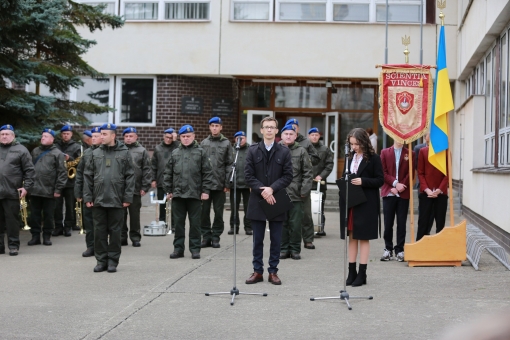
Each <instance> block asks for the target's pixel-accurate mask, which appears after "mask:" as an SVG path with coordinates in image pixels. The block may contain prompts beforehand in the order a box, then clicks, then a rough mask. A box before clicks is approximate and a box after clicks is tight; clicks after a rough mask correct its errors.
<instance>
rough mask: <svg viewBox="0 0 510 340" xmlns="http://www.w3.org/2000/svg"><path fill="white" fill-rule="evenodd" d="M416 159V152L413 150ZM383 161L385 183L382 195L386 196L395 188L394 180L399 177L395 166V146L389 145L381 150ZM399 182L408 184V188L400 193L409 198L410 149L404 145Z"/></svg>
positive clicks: (399, 168) (399, 165) (402, 196)
mask: <svg viewBox="0 0 510 340" xmlns="http://www.w3.org/2000/svg"><path fill="white" fill-rule="evenodd" d="M413 160H414V152H413ZM381 162H382V167H383V172H384V184H383V186H382V188H381V197H386V196H388V194H389V193H390V191H391V188H393V182H395V180H396V179H397V173H396V172H397V170H396V167H395V148H394V147H393V146H392V147H389V148H386V149H383V150H382V151H381ZM398 182H399V183H402V184H404V185H405V186H407V188H406V189H405V190H404V191H402V192H401V193H399V196H400V197H401V198H404V199H409V193H410V189H409V150H408V149H407V148H405V147H402V153H401V154H400V161H399V163H398Z"/></svg>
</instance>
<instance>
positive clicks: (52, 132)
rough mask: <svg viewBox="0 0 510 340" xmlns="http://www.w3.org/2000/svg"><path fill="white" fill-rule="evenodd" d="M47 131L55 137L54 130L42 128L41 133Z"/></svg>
mask: <svg viewBox="0 0 510 340" xmlns="http://www.w3.org/2000/svg"><path fill="white" fill-rule="evenodd" d="M45 132H46V133H49V134H50V135H52V136H53V137H55V131H53V130H52V129H44V130H42V133H45Z"/></svg>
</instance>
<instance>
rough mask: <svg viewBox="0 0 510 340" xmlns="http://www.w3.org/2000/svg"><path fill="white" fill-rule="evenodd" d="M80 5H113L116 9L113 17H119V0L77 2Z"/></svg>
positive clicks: (85, 0) (78, 0)
mask: <svg viewBox="0 0 510 340" xmlns="http://www.w3.org/2000/svg"><path fill="white" fill-rule="evenodd" d="M77 2H78V3H80V4H87V5H90V4H91V3H92V4H98V3H113V4H114V9H113V15H119V0H77Z"/></svg>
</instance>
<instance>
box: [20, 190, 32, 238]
mask: <svg viewBox="0 0 510 340" xmlns="http://www.w3.org/2000/svg"><path fill="white" fill-rule="evenodd" d="M27 206H28V203H27V201H26V199H25V197H21V191H19V209H20V213H21V220H22V221H23V223H24V224H25V225H24V226H23V230H30V227H29V226H28V219H27V217H28V213H27Z"/></svg>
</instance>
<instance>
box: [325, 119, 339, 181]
mask: <svg viewBox="0 0 510 340" xmlns="http://www.w3.org/2000/svg"><path fill="white" fill-rule="evenodd" d="M324 115H325V116H326V122H325V124H324V126H325V128H326V129H329V127H330V126H331V123H330V120H331V119H333V121H334V123H335V134H334V136H335V138H334V139H333V140H329V131H325V133H324V145H326V146H327V147H328V148H329V149H330V150H331V151H332V152H333V171H331V174H330V175H329V176H328V178H327V179H326V182H327V183H335V181H336V179H337V178H336V176H337V172H338V147H339V141H337V139H338V128H339V123H340V121H339V113H338V112H326V113H325V114H324Z"/></svg>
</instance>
